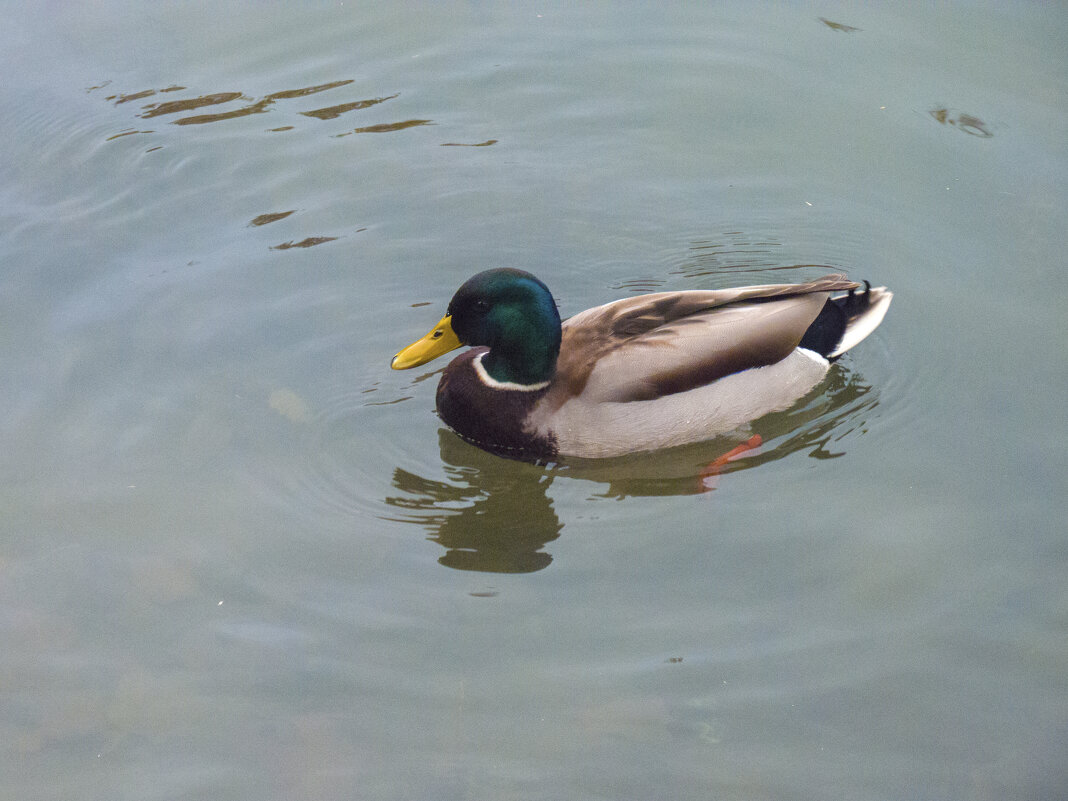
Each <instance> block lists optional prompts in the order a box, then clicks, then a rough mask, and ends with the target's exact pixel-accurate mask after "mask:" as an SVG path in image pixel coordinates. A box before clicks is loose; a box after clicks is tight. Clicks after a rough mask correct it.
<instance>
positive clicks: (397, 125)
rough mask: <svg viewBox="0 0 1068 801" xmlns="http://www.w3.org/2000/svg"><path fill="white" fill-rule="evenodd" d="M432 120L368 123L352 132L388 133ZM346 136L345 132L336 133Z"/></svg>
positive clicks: (431, 123)
mask: <svg viewBox="0 0 1068 801" xmlns="http://www.w3.org/2000/svg"><path fill="white" fill-rule="evenodd" d="M433 124H434V123H433V120H402V121H401V122H387V123H383V124H382V125H368V126H366V127H364V128H357V129H356V130H354V131H352V133H389V132H390V131H403V130H404V129H405V128H415V127H416V126H419V125H433ZM338 136H347V134H338Z"/></svg>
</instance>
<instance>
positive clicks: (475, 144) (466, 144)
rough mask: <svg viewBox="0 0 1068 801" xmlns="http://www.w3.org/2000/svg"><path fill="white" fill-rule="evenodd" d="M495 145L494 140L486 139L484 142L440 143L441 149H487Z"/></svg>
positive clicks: (495, 141)
mask: <svg viewBox="0 0 1068 801" xmlns="http://www.w3.org/2000/svg"><path fill="white" fill-rule="evenodd" d="M495 144H497V140H496V139H487V140H486V141H485V142H442V143H441V146H442V147H489V146H490V145H495Z"/></svg>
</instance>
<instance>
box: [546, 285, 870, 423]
mask: <svg viewBox="0 0 1068 801" xmlns="http://www.w3.org/2000/svg"><path fill="white" fill-rule="evenodd" d="M857 286H858V284H856V283H855V282H853V281H850V280H848V279H847V278H845V277H844V276H841V275H829V276H826V277H824V278H820V279H817V280H815V281H810V282H809V283H806V284H769V285H765V286H753V287H739V288H736V289H724V290H712V291H701V290H690V291H683V292H659V293H655V294H652V295H642V296H640V297H634V298H626V299H623V300H619V301H615V302H614V303H608V304H605V305H604V306H597V307H596V308H593V309H588V310H587V311H584V312H581V313H580V314H577V315H575V316H574V317H572V318H571V319H569V320H567V321H566V322H565V323H564V326H563V339H562V343H561V348H560V358H559V360H558V362H557V379H556V382H555V386H554V388H553V394H554V395H556V394H558V393H559V397H558V398H555V399H554V400H557V401H558V402H559V403H563V402H565V401H566V400H567V399H568V398H569V397H574V396H577V395H580V394H581V395H583V397H584V398H588V399H589V400H591V401H594V402H607V401H632V400H651V399H653V398H658V397H661V396H663V395H670V394H672V393H675V392H684V391H686V390H689V389H694V388H695V387H699V386H703V385H704V384H708V383H711V382H712V381H715V380H716V379H717V378H722V377H723V376H725V375H729V374H730V373H735V372H739V371H741V370H746V369H749V368H751V367H761V366H764V365H768V364H774V363H775V362H777V361H779V360H780V359H783V358H785V357H786V356H787V355H788V354H789V353H791V352H792V351H793V350H794V348H796V347H797V344H798V342H800V341H801V337H802V336H803V335H804V333H805V331H806V330H807V329H808V327H809V325H811V324H812V321H813V320H815V319H816V316H817V315H818V314H819V312H820V310H821V309H822V308H823V304H824V303H825V302H826V300H827V298H828V296H829V294H830V293H831V292H836V291H841V290H847V289H853V288H856V287H857Z"/></svg>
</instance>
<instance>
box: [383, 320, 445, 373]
mask: <svg viewBox="0 0 1068 801" xmlns="http://www.w3.org/2000/svg"><path fill="white" fill-rule="evenodd" d="M461 344H463V343H461V342H460V340H459V339H457V338H456V333H455V332H454V331H453V330H452V317H451V316H450V315H448V314H446V315H445V316H444V317H442V318H441V322H440V323H438V324H437V325H436V326H434V328H432V329H431V331H430V333H429V334H427V335H426V336H425V337H423V338H422V339H418V340H416V341H415V342H413V343H412V344H411V345H409V346H408V347H406V348H405V349H404V350H402V351H401V352H400V353H398V354H397V355H396V356H394V357H393V361H391V362H390V363H389V366H390V367H392V368H393V369H394V370H407V369H408V368H409V367H418V366H419V365H421V364H426V363H427V362H429V361H430V360H432V359H436V358H438V356H442V355H444V354H446V353H448V352H449V351H450V350H456V349H457V348H458V347H460V345H461Z"/></svg>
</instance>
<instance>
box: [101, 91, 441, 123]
mask: <svg viewBox="0 0 1068 801" xmlns="http://www.w3.org/2000/svg"><path fill="white" fill-rule="evenodd" d="M351 83H353V79H351V78H349V79H346V80H340V81H331V82H329V83H321V84H316V85H315V86H305V87H302V88H300V89H286V90H283V91H281V92H272V93H271V94H269V95H265V96H264V97H261V98H259V99H255V98H252V97H248V96H247V95H245V94H244V93H243V92H214V93H211V94H206V95H199V96H197V97H190V98H185V99H183V100H168V101H165V102H162V103H149V104H147V105H145V106H143V107H142V112H141V113H140V114H138V115H137V116H139V117H142V118H144V119H151V118H153V117H163V116H167V115H170V114H184V113H186V112H189V111H193V110H195V109H199V108H205V107H207V106H219V105H224V104H227V103H233V102H235V101H241V102H242V103H244V104H245V105H242V106H239V107H238V108H233V109H228V110H226V111H220V112H217V113H214V114H195V115H193V116H189V117H179V118H178V119H176V120H172V122H173V123H174V124H175V125H203V124H205V123H209V122H219V121H221V120H232V119H235V118H237V117H247V116H249V115H250V114H263V113H264V112H266V111H268V110H269V109H270V108H271V106H273V105H274V104H275V103H276V102H278V101H280V100H293V99H296V98H302V97H307V96H309V95H313V94H317V93H319V92H325V91H328V90H331V89H337V88H339V87H342V86H348V85H349V84H351ZM106 85H107V84H103V85H102V86H99V87H92V88H91V89H90V91H92V89H99V88H103V86H106ZM184 89H185V87H184V86H169V87H167V88H166V89H160V90H156V89H145V90H144V91H141V92H133V93H131V94H115V95H109V96H108V97H107V98H106V99H107V100H111V101H114V103H115V105H117V106H118V105H121V104H123V103H129V102H131V101H134V100H143V99H145V98H146V97H153V96H155V95H156V94H157V93H162V92H178V91H183V90H184ZM398 96H399V93H397V94H392V95H389V96H387V97H373V98H369V99H362V100H353V101H350V102H347V103H339V104H337V105H333V106H326V107H324V108H319V109H312V110H310V111H301V112H299V113H300V114H302V115H303V116H305V117H315V118H317V119H320V120H332V119H335V118H336V117H339V116H341V115H342V114H345V113H346V112H349V111H358V110H360V109H365V108H370V107H371V106H376V105H378V104H379V103H384V102H385V101H387V100H393V99H394V98H396V97H398ZM421 122H427V121H426V120H424V121H421ZM291 127H292V126H284V127H279V128H273V129H271V130H273V131H280V130H288V129H289V128H291ZM402 127H408V126H406V125H402Z"/></svg>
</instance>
